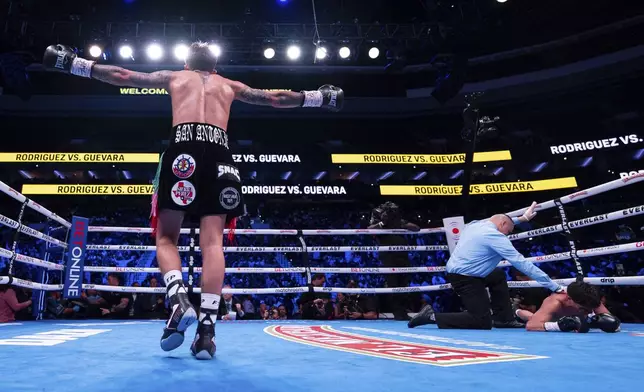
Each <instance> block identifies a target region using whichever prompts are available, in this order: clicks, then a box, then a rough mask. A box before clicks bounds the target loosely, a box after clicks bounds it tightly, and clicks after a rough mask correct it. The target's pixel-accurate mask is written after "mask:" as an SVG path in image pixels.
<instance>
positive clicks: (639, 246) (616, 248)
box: [0, 242, 644, 274]
mask: <svg viewBox="0 0 644 392" xmlns="http://www.w3.org/2000/svg"><path fill="white" fill-rule="evenodd" d="M0 249H1V248H0ZM642 250H644V242H631V243H628V244H620V245H611V246H603V247H600V248H590V249H583V250H579V251H577V256H579V257H581V258H584V257H595V256H602V255H610V254H615V253H625V252H637V251H642ZM570 258H571V256H570V252H562V253H554V254H551V255H544V256H534V257H526V261H529V262H531V263H534V264H539V263H550V262H553V261H560V260H568V259H570ZM510 266H512V264H510V263H509V262H508V261H502V262H500V263H499V265H498V267H510ZM85 271H86V272H123V273H129V272H140V273H159V272H161V270H159V268H140V267H102V266H86V267H85ZM182 272H188V268H187V267H184V268H182ZM194 272H201V268H199V267H196V268H194ZM303 272H306V269H305V268H304V267H291V268H270V267H266V268H251V267H236V268H226V273H229V274H235V273H246V274H284V273H303ZM311 272H313V273H328V274H412V273H422V272H445V267H443V266H436V267H431V266H430V267H400V268H386V267H384V268H383V267H354V268H342V267H337V268H336V267H311Z"/></svg>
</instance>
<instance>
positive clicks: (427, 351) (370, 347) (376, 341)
mask: <svg viewBox="0 0 644 392" xmlns="http://www.w3.org/2000/svg"><path fill="white" fill-rule="evenodd" d="M264 332H266V333H268V334H269V335H272V336H275V337H278V338H280V339H284V340H288V341H291V342H296V343H301V344H306V345H311V346H316V347H322V348H327V349H330V350H338V351H345V352H351V353H354V354H361V355H366V356H371V357H378V358H383V359H390V360H396V361H403V362H413V363H418V364H425V365H434V366H441V367H450V366H461V365H473V364H481V363H491V362H507V361H521V360H528V359H542V358H547V357H543V356H535V355H523V354H515V353H504V352H495V351H480V350H471V349H460V348H453V347H444V346H435V345H427V344H421V343H412V342H407V341H400V340H389V339H382V338H378V337H373V336H367V335H358V334H353V333H347V332H341V331H337V330H334V329H333V328H331V327H330V326H326V325H298V326H295V325H272V326H269V327H267V328H265V329H264Z"/></svg>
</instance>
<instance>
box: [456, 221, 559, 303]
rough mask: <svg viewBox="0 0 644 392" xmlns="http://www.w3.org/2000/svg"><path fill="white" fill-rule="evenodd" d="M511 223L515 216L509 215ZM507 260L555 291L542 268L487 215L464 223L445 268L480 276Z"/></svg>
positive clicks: (557, 286)
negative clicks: (524, 254) (530, 259)
mask: <svg viewBox="0 0 644 392" xmlns="http://www.w3.org/2000/svg"><path fill="white" fill-rule="evenodd" d="M513 221H515V223H516V222H517V221H516V219H513ZM503 259H505V260H507V261H509V262H510V263H511V264H512V265H513V266H514V267H515V268H516V269H518V270H519V271H521V272H523V273H524V274H526V275H527V276H529V277H530V278H532V279H534V280H536V281H537V282H539V283H540V284H541V285H542V286H545V287H547V288H549V289H550V290H552V291H555V290H557V289H558V288H559V285H558V284H557V283H555V282H553V281H552V279H550V277H548V275H546V273H545V272H543V271H541V269H539V268H538V267H537V266H535V265H534V264H532V263H531V262H529V261H526V259H525V257H523V255H522V254H521V253H519V252H518V251H517V250H516V249H515V248H514V246H513V245H512V242H510V240H509V239H508V237H507V236H506V235H504V234H503V233H501V232H500V231H499V230H498V229H497V228H496V226H495V225H494V223H492V222H490V221H489V220H488V219H485V220H481V221H473V222H471V223H469V224H467V225H466V226H465V229H464V230H463V233H462V234H461V238H460V239H459V241H458V244H456V248H455V249H454V252H452V255H451V256H450V258H449V261H448V262H447V268H446V270H447V272H448V273H452V274H460V275H466V276H474V277H479V278H483V277H486V276H488V275H489V274H490V273H491V272H492V271H494V268H496V266H497V265H498V264H499V263H500V262H501V260H503Z"/></svg>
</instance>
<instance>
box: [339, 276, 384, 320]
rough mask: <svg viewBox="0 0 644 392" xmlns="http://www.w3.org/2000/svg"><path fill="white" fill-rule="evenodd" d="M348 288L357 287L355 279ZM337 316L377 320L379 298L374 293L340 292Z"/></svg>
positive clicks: (349, 318) (346, 318) (340, 317)
mask: <svg viewBox="0 0 644 392" xmlns="http://www.w3.org/2000/svg"><path fill="white" fill-rule="evenodd" d="M347 287H348V288H356V287H358V285H357V284H356V282H355V281H354V280H351V281H349V284H348V285H347ZM335 318H336V319H345V320H376V319H377V318H378V299H377V298H376V296H374V295H363V294H354V295H351V294H342V293H338V296H337V299H336V304H335Z"/></svg>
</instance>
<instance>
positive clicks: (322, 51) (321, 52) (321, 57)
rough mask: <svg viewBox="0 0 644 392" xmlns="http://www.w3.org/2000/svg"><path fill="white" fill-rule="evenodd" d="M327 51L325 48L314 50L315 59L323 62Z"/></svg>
mask: <svg viewBox="0 0 644 392" xmlns="http://www.w3.org/2000/svg"><path fill="white" fill-rule="evenodd" d="M326 55H327V51H326V48H323V47H319V48H317V49H316V50H315V58H316V59H318V60H324V59H325V58H326Z"/></svg>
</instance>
